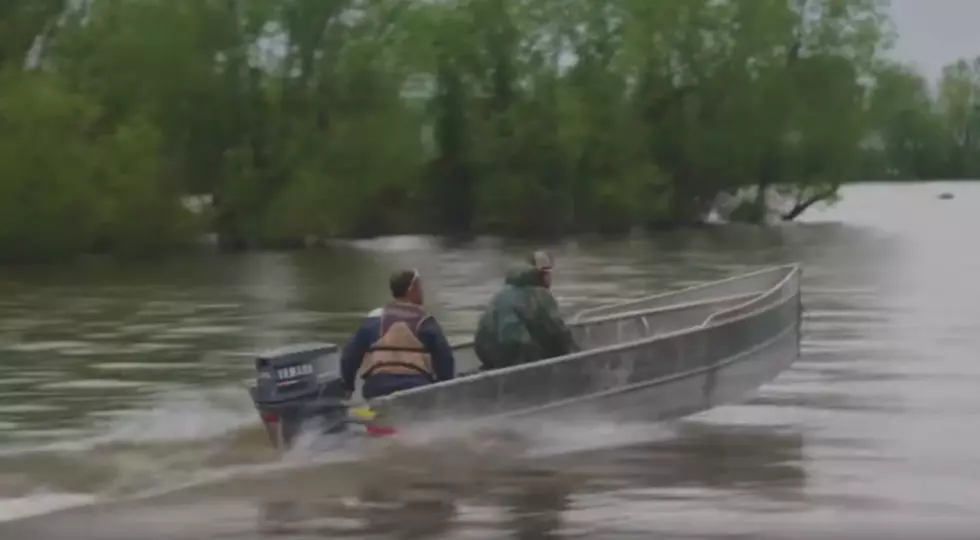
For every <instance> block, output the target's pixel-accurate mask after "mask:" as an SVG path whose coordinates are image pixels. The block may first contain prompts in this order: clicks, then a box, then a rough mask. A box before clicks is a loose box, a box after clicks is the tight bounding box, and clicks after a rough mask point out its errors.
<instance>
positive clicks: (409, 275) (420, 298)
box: [388, 270, 425, 306]
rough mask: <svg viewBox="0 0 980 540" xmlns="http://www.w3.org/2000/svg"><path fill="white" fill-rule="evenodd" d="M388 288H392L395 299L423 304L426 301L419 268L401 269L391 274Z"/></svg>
mask: <svg viewBox="0 0 980 540" xmlns="http://www.w3.org/2000/svg"><path fill="white" fill-rule="evenodd" d="M388 288H390V289H391V296H392V297H393V298H394V299H395V300H400V301H402V302H410V303H412V304H415V305H418V306H421V305H422V304H423V302H424V301H425V295H424V294H423V293H422V280H421V278H420V277H419V271H418V270H399V271H397V272H395V273H394V274H392V275H391V279H389V280H388Z"/></svg>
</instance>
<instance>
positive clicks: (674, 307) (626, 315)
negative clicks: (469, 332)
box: [450, 290, 768, 351]
mask: <svg viewBox="0 0 980 540" xmlns="http://www.w3.org/2000/svg"><path fill="white" fill-rule="evenodd" d="M767 292H768V290H766V291H761V292H751V293H742V294H730V295H728V296H716V297H713V298H705V299H703V300H691V301H688V302H683V303H680V304H669V305H666V306H655V307H651V308H647V309H638V310H636V311H624V312H622V313H613V314H611V315H603V316H602V317H596V318H594V319H588V320H584V321H577V322H572V323H569V324H568V326H569V328H582V327H585V326H589V325H592V324H597V323H607V322H613V321H618V320H620V319H630V318H633V317H646V316H649V315H660V314H662V313H669V312H671V311H680V310H683V309H690V308H696V307H702V306H707V305H709V304H716V303H718V302H724V301H728V300H737V299H740V298H745V299H746V300H747V302H751V301H752V300H756V299H758V298H760V297H761V296H763V295H765V294H766V293H767ZM747 302H743V303H742V304H737V305H735V306H733V307H732V308H726V309H725V310H724V311H727V310H728V309H735V308H738V307H739V306H743V305H745V304H746V303H747ZM722 312H723V311H719V312H718V313H722ZM473 344H474V340H473V339H468V340H466V341H458V342H456V343H454V344H451V345H450V347H451V348H452V349H453V350H454V351H455V350H456V349H465V348H469V347H473ZM589 350H590V351H594V350H596V349H589Z"/></svg>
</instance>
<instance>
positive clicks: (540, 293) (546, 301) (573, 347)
mask: <svg viewBox="0 0 980 540" xmlns="http://www.w3.org/2000/svg"><path fill="white" fill-rule="evenodd" d="M535 293H536V294H535V296H536V300H537V304H538V316H537V317H536V318H537V320H538V321H539V324H541V326H542V330H544V331H545V333H546V334H547V335H548V336H549V337H550V338H551V339H553V340H554V343H556V344H557V345H558V346H560V347H561V349H562V350H561V351H560V354H568V353H571V352H577V351H579V350H580V348H579V346H578V343H575V339H574V338H572V332H571V330H569V329H568V326H567V325H566V324H565V320H564V319H563V318H562V316H561V311H559V309H558V302H556V301H555V297H554V296H553V295H552V294H551V291H549V290H547V289H544V288H537V289H536V290H535Z"/></svg>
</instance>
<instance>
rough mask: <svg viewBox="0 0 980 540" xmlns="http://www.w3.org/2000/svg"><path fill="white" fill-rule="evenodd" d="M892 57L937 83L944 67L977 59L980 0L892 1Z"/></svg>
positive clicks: (978, 53)
mask: <svg viewBox="0 0 980 540" xmlns="http://www.w3.org/2000/svg"><path fill="white" fill-rule="evenodd" d="M892 19H893V20H894V22H895V26H896V30H898V36H899V37H898V41H897V43H896V44H895V51H894V55H895V56H896V57H898V58H901V59H903V60H907V61H910V62H914V63H916V64H917V65H918V66H919V68H920V69H921V70H922V72H923V73H925V74H927V75H928V76H929V77H930V78H931V79H934V80H935V79H936V78H938V77H939V75H940V71H941V69H942V66H943V65H944V64H947V63H949V62H951V61H953V60H956V59H957V58H960V57H968V58H973V57H975V56H980V32H978V31H977V30H978V23H980V0H892Z"/></svg>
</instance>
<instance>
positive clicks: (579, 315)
mask: <svg viewBox="0 0 980 540" xmlns="http://www.w3.org/2000/svg"><path fill="white" fill-rule="evenodd" d="M799 267H800V264H799V263H789V264H783V265H778V266H770V267H767V268H762V269H759V270H755V271H752V272H748V273H746V274H739V275H736V276H730V277H727V278H722V279H719V280H715V281H708V282H706V283H699V284H697V285H691V286H689V287H684V288H682V289H677V290H673V291H664V292H659V293H656V294H651V295H647V296H643V297H641V298H634V299H632V300H623V301H620V302H613V303H611V304H604V305H599V306H593V307H590V308H586V309H583V310H582V311H579V312H578V313H576V314H575V315H574V316H573V321H574V323H582V322H589V321H591V320H594V319H598V318H600V317H604V316H600V317H592V318H590V317H589V315H588V314H589V313H592V312H596V311H600V310H605V309H616V308H623V307H627V306H630V305H632V304H642V303H644V302H649V301H651V300H656V299H659V298H667V297H670V296H676V295H680V294H684V293H689V292H694V291H699V290H703V289H707V288H709V287H716V286H718V285H725V284H728V283H732V282H735V281H741V280H744V279H749V278H753V277H756V276H761V275H763V274H768V273H775V272H776V271H777V270H787V271H788V270H790V269H791V268H795V269H798V268H799ZM788 273H789V272H788ZM784 277H785V276H784ZM782 282H783V279H780V281H779V283H777V284H776V285H775V286H773V287H770V288H768V289H764V290H762V291H759V292H758V293H754V294H760V295H764V294H767V293H768V292H770V291H771V290H772V289H774V288H776V287H778V286H779V285H781V284H782ZM583 319H584V320H583Z"/></svg>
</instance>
